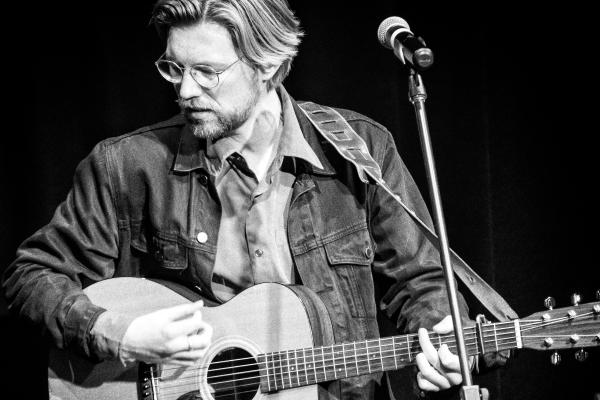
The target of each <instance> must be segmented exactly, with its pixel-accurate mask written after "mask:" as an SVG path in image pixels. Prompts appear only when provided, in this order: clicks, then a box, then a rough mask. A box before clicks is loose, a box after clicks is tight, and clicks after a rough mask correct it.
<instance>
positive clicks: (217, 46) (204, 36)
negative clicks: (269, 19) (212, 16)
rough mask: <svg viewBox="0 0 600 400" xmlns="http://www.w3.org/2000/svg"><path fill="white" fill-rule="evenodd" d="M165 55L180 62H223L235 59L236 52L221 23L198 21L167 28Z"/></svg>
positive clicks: (229, 36)
mask: <svg viewBox="0 0 600 400" xmlns="http://www.w3.org/2000/svg"><path fill="white" fill-rule="evenodd" d="M166 56H167V57H168V58H170V59H173V60H176V61H177V62H180V63H182V64H197V63H224V62H229V61H231V60H233V59H235V58H236V57H237V53H236V50H235V47H234V45H233V41H232V40H231V35H230V34H229V32H228V31H227V29H226V28H225V27H224V26H223V25H220V24H217V23H214V22H198V23H193V24H187V25H181V26H174V27H172V28H171V29H170V30H169V36H168V38H167V48H166Z"/></svg>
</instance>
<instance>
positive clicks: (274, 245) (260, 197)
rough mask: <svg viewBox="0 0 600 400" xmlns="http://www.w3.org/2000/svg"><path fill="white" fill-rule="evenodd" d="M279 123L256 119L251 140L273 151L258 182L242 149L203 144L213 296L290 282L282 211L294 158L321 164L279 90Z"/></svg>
mask: <svg viewBox="0 0 600 400" xmlns="http://www.w3.org/2000/svg"><path fill="white" fill-rule="evenodd" d="M278 94H279V96H280V99H281V104H282V113H281V119H280V120H270V119H269V118H263V117H262V116H259V117H258V119H259V120H258V121H257V123H256V124H255V127H254V129H255V130H271V131H270V132H264V131H263V132H255V133H254V134H253V135H255V136H257V137H263V136H267V137H270V136H271V135H272V137H273V146H274V148H275V149H276V151H275V154H274V157H273V161H272V163H271V165H270V167H269V168H268V170H267V172H266V174H265V176H264V178H262V179H259V178H257V175H260V174H255V172H254V171H253V170H252V169H251V168H250V167H249V166H248V164H247V163H246V160H245V159H244V156H243V154H244V148H243V147H242V144H241V143H239V142H236V141H235V140H229V138H224V139H220V140H219V141H217V142H216V143H208V145H207V149H206V157H207V159H206V161H207V163H206V164H207V165H209V168H208V169H209V173H210V174H211V175H212V176H213V177H214V181H215V187H216V191H217V194H218V197H219V201H220V202H221V210H222V212H221V219H220V225H219V233H218V239H217V254H216V258H215V267H214V270H213V279H212V281H213V282H212V288H213V292H214V293H215V295H216V296H217V297H219V298H220V299H221V300H223V301H226V300H229V299H230V298H231V297H233V295H235V294H236V293H237V292H239V291H241V290H242V289H244V288H247V287H250V286H252V285H255V284H257V283H261V282H279V283H285V284H289V283H292V282H293V276H294V274H293V268H292V265H293V262H292V256H291V253H290V248H289V243H288V239H287V230H286V225H287V224H286V221H287V211H288V206H289V202H290V198H291V194H292V185H293V184H294V180H295V176H294V173H293V172H294V163H295V161H294V160H295V158H301V159H303V160H305V161H307V162H309V163H311V164H313V165H314V166H316V167H318V168H322V165H321V162H320V161H319V159H318V158H317V156H316V154H315V153H314V151H313V150H312V149H311V147H310V146H309V144H308V143H307V142H306V139H304V136H303V134H302V130H301V129H300V125H299V123H298V120H297V119H296V114H295V112H294V109H293V106H292V103H291V101H290V98H289V95H288V94H287V92H286V91H285V89H283V88H280V89H279V90H278Z"/></svg>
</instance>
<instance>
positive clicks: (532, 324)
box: [159, 313, 595, 393]
mask: <svg viewBox="0 0 600 400" xmlns="http://www.w3.org/2000/svg"><path fill="white" fill-rule="evenodd" d="M591 314H592V313H587V314H580V315H578V316H575V317H573V318H570V317H562V318H558V319H554V320H548V321H539V320H521V323H525V324H522V325H521V332H523V331H528V330H531V329H534V328H536V327H539V326H540V325H550V324H557V323H560V322H563V321H564V320H568V319H577V318H582V317H584V316H588V315H591ZM507 324H510V325H511V327H510V328H500V329H498V325H507ZM482 328H483V329H482V331H483V332H482V334H483V335H485V333H490V332H493V331H495V333H496V334H497V332H498V331H502V330H511V331H513V330H514V322H505V323H496V324H493V325H492V326H486V325H483V326H482ZM486 328H488V329H486ZM489 328H492V329H489ZM471 329H474V327H468V328H466V329H465V331H467V330H471ZM473 333H475V332H473ZM473 333H471V332H465V334H466V335H472V334H473ZM429 334H430V335H431V334H432V332H430V333H429ZM475 334H476V333H475ZM495 336H497V335H495ZM586 336H590V337H594V336H595V335H583V337H586ZM415 337H418V334H412V335H406V336H404V338H405V339H406V340H407V341H408V340H411V339H414V338H415ZM449 337H454V335H453V334H452V335H444V336H442V335H438V337H437V339H438V341H442V340H445V339H448V338H449ZM532 337H537V336H532ZM389 339H390V338H384V339H383V340H388V341H389ZM394 339H395V337H394ZM381 340H382V339H372V340H367V341H365V345H366V347H365V348H363V349H366V353H364V354H355V355H354V356H353V357H354V362H352V363H348V362H346V361H345V358H346V357H345V354H342V355H343V357H342V359H344V364H343V367H344V372H345V373H346V376H348V372H347V366H348V365H350V364H355V365H358V363H359V362H360V363H364V362H365V361H366V362H367V363H368V364H369V367H370V360H369V358H368V356H369V355H370V354H369V352H368V349H369V348H370V347H369V342H371V343H372V342H375V341H376V342H378V343H379V345H378V346H375V347H371V348H379V349H380V351H379V353H380V354H384V353H386V352H390V351H393V352H394V355H391V356H382V357H381V358H380V360H379V361H380V363H381V367H382V368H385V367H384V365H383V359H385V358H390V357H394V358H397V356H398V352H396V351H395V350H396V349H395V345H396V343H395V340H392V343H386V344H383V346H388V347H389V346H393V347H394V348H393V349H392V350H382V349H381ZM466 340H468V339H465V341H466ZM506 341H507V339H500V342H501V343H503V344H506ZM432 342H433V341H432ZM484 342H487V343H498V340H497V339H494V340H487V341H485V340H484ZM510 342H514V343H516V340H514V339H509V343H510ZM398 344H403V343H402V342H399V343H398ZM445 344H448V343H445ZM477 344H478V342H477V341H474V342H471V343H469V345H470V346H473V345H474V346H475V350H477ZM349 345H351V344H347V343H341V344H336V345H332V346H325V347H322V348H321V350H322V351H323V350H324V349H325V348H329V347H330V348H331V352H328V353H327V354H328V355H332V359H331V360H326V359H325V357H324V354H323V359H321V360H317V362H319V361H321V362H322V363H323V367H322V369H323V372H322V373H321V372H319V371H317V368H313V369H314V371H313V376H314V377H315V379H316V377H317V375H318V376H319V377H321V375H323V377H324V378H325V379H327V374H328V373H329V374H331V373H332V371H329V372H328V371H327V370H328V369H331V368H332V367H333V374H334V375H337V371H336V370H335V367H336V362H335V360H336V357H337V355H338V354H340V352H342V353H345V352H346V349H345V347H346V346H349ZM335 347H338V350H336V349H335ZM340 347H341V349H340ZM448 347H449V348H454V347H455V344H454V343H450V345H449V346H448ZM312 350H313V362H312V363H308V362H306V359H307V358H308V357H306V355H305V351H304V349H302V350H294V354H295V355H296V354H297V353H298V352H299V351H302V352H303V356H302V357H293V358H291V359H290V358H289V357H288V359H287V361H288V370H287V375H288V382H289V383H288V386H292V385H293V383H292V378H291V374H292V373H294V374H295V375H296V380H297V382H298V384H299V385H300V378H299V376H298V373H299V372H300V370H299V369H296V370H295V371H290V370H289V362H290V361H294V362H295V365H300V366H302V365H304V366H305V365H307V364H308V365H313V364H314V362H315V359H314V349H312ZM407 350H408V352H406V353H403V350H401V351H400V354H401V355H408V356H409V359H410V354H411V352H410V349H407ZM282 353H284V354H285V355H286V356H289V355H290V351H284V352H279V355H281V354H282ZM413 353H414V352H413ZM269 354H271V355H274V354H276V353H269ZM372 354H373V355H375V354H376V353H372ZM359 357H367V359H366V360H365V359H362V360H361V359H359ZM351 358H352V356H351ZM248 359H251V360H254V358H253V357H245V358H240V359H234V360H228V361H222V362H220V363H232V362H235V361H242V360H248ZM298 359H302V360H304V361H305V362H300V363H298V362H297V361H298ZM278 361H279V362H280V365H279V369H280V372H279V373H277V372H276V371H273V374H272V376H273V377H274V379H275V386H277V375H278V374H279V376H280V378H281V386H282V387H281V388H282V389H283V388H284V387H285V384H286V382H285V376H284V375H285V374H286V372H284V371H282V369H283V368H285V366H283V365H281V361H282V360H278ZM265 362H268V361H265ZM271 362H275V360H271ZM327 362H331V363H332V365H325V363H327ZM217 363H219V362H217ZM215 364H216V363H215ZM255 365H256V364H254V363H253V364H243V365H236V366H235V367H237V368H240V367H243V366H255ZM275 368H277V367H275ZM352 368H354V369H356V371H357V373H358V372H359V368H358V367H357V366H355V367H352V366H351V370H352ZM201 369H206V367H202V368H198V369H189V370H188V371H186V372H193V373H194V375H195V372H196V371H197V370H201ZM265 369H266V370H267V373H268V378H269V379H270V378H271V374H270V373H269V372H268V370H269V368H268V367H267V368H265ZM216 370H225V368H221V369H216ZM213 371H215V370H213ZM262 371H263V369H253V370H252V371H244V372H238V373H237V374H236V373H234V374H225V375H219V376H213V377H211V379H214V378H217V377H229V376H231V377H234V378H235V377H236V376H238V375H242V374H246V373H260V372H262ZM302 371H303V372H304V373H306V372H307V370H306V369H304V370H302ZM341 373H342V371H341V368H340V374H341ZM308 378H309V376H308V375H306V377H305V381H306V382H307V383H306V384H310V383H309V382H308ZM336 378H337V376H336ZM184 379H185V378H184ZM249 379H255V380H256V379H258V383H259V384H260V376H253V377H248V378H241V379H233V380H230V381H219V382H213V383H212V385H213V387H214V385H223V384H228V383H231V382H233V383H235V382H240V381H244V380H246V381H247V380H249ZM160 380H161V379H160V378H159V381H160ZM194 380H196V379H195V377H194ZM173 383H175V384H176V385H178V386H181V380H179V381H177V382H173ZM245 386H248V384H246V385H245ZM252 386H253V387H255V386H256V384H255V383H252ZM161 387H163V389H168V388H169V382H166V381H161ZM231 387H233V386H231ZM235 387H242V385H236V386H235ZM220 389H225V390H229V388H227V387H224V388H220ZM253 391H255V390H253ZM239 393H241V392H239Z"/></svg>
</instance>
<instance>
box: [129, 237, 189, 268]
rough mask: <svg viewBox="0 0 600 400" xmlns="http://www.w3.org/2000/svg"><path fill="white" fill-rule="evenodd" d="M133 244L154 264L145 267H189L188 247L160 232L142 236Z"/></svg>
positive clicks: (133, 241) (147, 260) (132, 243)
mask: <svg viewBox="0 0 600 400" xmlns="http://www.w3.org/2000/svg"><path fill="white" fill-rule="evenodd" d="M131 245H132V247H133V248H134V249H136V250H138V251H140V252H142V253H145V257H144V258H145V259H146V262H149V263H151V264H152V265H145V266H143V268H144V269H153V268H156V267H158V268H165V269H168V270H183V269H185V268H186V267H187V249H186V247H185V245H183V244H181V243H179V242H178V241H177V240H176V239H172V238H168V239H167V238H164V237H161V236H159V235H158V234H152V235H149V236H148V237H147V238H145V237H141V236H140V237H138V238H137V239H134V240H132V242H131Z"/></svg>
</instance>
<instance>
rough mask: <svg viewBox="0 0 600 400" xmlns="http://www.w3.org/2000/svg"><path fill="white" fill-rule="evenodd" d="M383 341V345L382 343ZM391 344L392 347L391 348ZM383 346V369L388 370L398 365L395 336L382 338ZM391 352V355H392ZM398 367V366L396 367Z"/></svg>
mask: <svg viewBox="0 0 600 400" xmlns="http://www.w3.org/2000/svg"><path fill="white" fill-rule="evenodd" d="M381 342H383V347H382V345H381ZM390 346H391V348H390ZM380 347H381V370H382V371H387V370H390V369H394V367H396V349H395V348H394V338H393V337H391V338H383V339H380ZM390 354H391V355H390ZM395 369H398V368H395Z"/></svg>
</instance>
